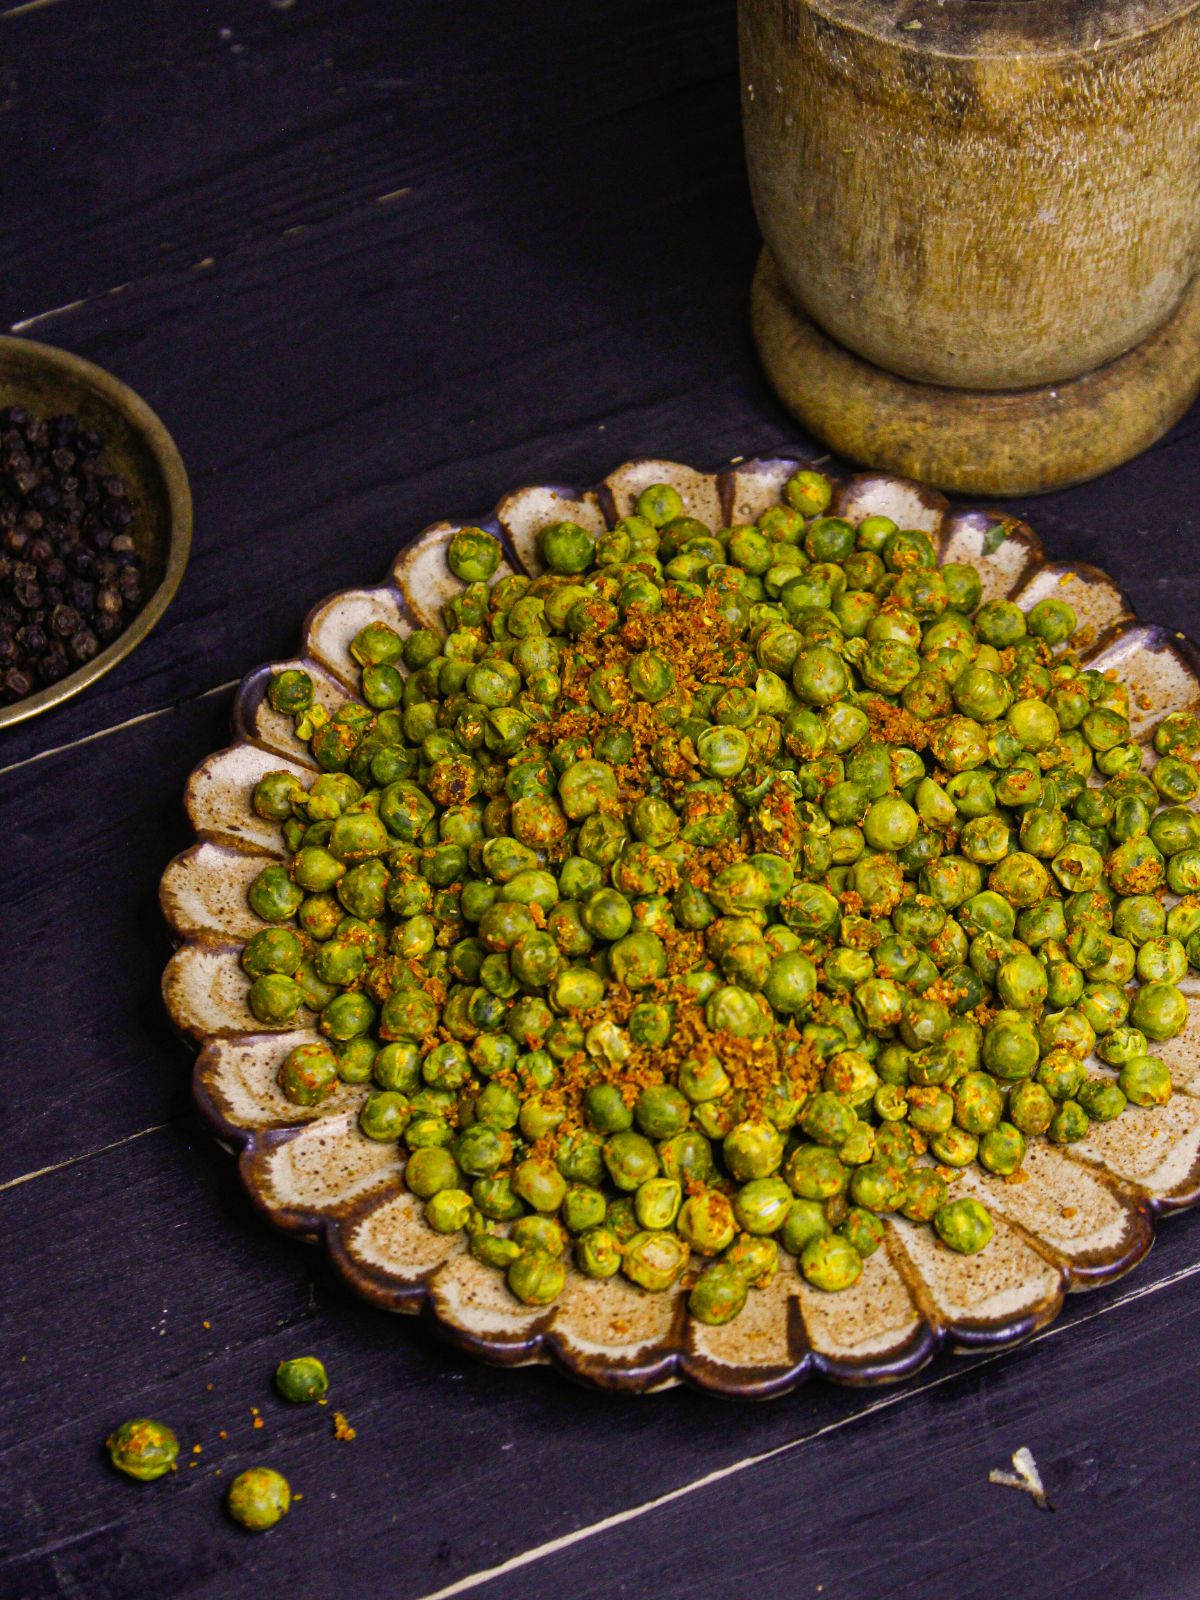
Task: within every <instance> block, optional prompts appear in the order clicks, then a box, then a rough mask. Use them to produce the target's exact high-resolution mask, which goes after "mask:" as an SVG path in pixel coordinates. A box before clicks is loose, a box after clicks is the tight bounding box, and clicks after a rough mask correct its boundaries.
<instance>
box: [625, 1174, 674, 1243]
mask: <svg viewBox="0 0 1200 1600" xmlns="http://www.w3.org/2000/svg"><path fill="white" fill-rule="evenodd" d="M682 1199H683V1191H682V1189H681V1187H680V1185H679V1184H678V1183H677V1182H676V1181H675V1180H674V1179H673V1178H647V1179H646V1180H645V1182H643V1183H640V1184H639V1185H638V1187H637V1189H636V1190H635V1191H634V1196H633V1210H634V1215H635V1216H636V1217H637V1220H638V1222H639V1223H640V1225H641V1226H642V1227H643V1228H647V1229H650V1230H652V1231H658V1230H661V1229H664V1228H669V1227H670V1226H671V1224H672V1223H673V1222H674V1221H675V1218H676V1217H677V1215H678V1214H679V1209H680V1205H681V1202H682Z"/></svg>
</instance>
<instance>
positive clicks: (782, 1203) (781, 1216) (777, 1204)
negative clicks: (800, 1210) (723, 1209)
mask: <svg viewBox="0 0 1200 1600" xmlns="http://www.w3.org/2000/svg"><path fill="white" fill-rule="evenodd" d="M791 1205H792V1191H791V1189H790V1188H789V1187H788V1185H787V1184H786V1183H784V1181H783V1180H782V1178H752V1179H751V1180H750V1182H749V1183H745V1184H743V1185H742V1187H741V1188H740V1189H739V1190H738V1192H737V1193H736V1194H735V1195H734V1197H733V1213H734V1216H735V1217H736V1219H737V1222H738V1226H739V1227H740V1228H743V1229H744V1230H745V1231H746V1232H747V1233H750V1234H767V1233H777V1232H778V1231H779V1229H780V1228H782V1227H783V1224H784V1221H785V1220H786V1218H787V1215H788V1210H789V1208H790V1207H791Z"/></svg>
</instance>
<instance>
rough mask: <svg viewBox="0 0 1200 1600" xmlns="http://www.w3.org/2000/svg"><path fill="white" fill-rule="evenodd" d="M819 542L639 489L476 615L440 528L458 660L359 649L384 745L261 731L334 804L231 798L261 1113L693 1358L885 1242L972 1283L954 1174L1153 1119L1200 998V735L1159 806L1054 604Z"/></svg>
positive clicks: (300, 718)
mask: <svg viewBox="0 0 1200 1600" xmlns="http://www.w3.org/2000/svg"><path fill="white" fill-rule="evenodd" d="M832 504H833V485H832V483H831V482H830V480H829V479H828V478H826V477H825V476H824V475H823V474H822V473H820V472H818V471H816V470H813V469H804V470H802V471H799V472H797V473H795V474H794V475H793V476H792V477H791V478H790V479H789V480H788V483H787V485H786V487H785V490H784V495H783V498H782V500H781V503H779V504H776V505H774V506H771V507H768V508H767V509H766V510H765V511H764V512H763V513H762V515H761V516H760V517H759V518H758V519H757V521H756V522H755V523H754V524H746V525H742V526H739V527H736V528H732V529H720V528H716V529H714V528H711V527H709V526H707V525H706V524H705V523H703V522H701V521H700V520H699V519H698V518H696V517H694V516H692V515H690V514H689V509H688V508H687V507H686V506H685V505H684V504H683V500H682V498H681V495H680V493H679V491H678V490H677V489H675V488H674V487H673V486H671V485H668V484H649V485H646V486H644V487H643V488H642V490H641V492H640V493H639V495H638V498H637V502H636V506H635V508H634V509H633V511H632V512H631V513H630V514H629V515H628V516H626V517H624V518H623V519H621V520H620V521H619V522H618V523H617V525H616V526H615V527H614V528H611V529H609V530H606V531H603V532H600V533H599V534H597V532H596V530H595V529H594V528H592V527H590V526H589V527H584V526H583V525H581V524H579V523H576V522H574V521H561V522H555V523H552V524H549V525H547V526H546V527H544V528H542V529H541V530H540V531H539V533H538V534H537V538H536V551H537V557H538V560H539V562H540V564H541V568H542V570H540V571H538V572H536V573H534V574H532V575H526V574H517V573H506V574H505V575H504V576H502V577H499V578H497V573H499V572H500V570H501V568H500V548H499V545H498V544H497V543H496V541H495V540H494V539H493V538H492V536H491V535H490V534H489V533H487V532H486V531H485V530H481V529H477V528H463V529H459V530H458V531H457V532H456V533H455V534H454V536H453V538H452V539H451V541H450V544H449V547H448V554H447V561H448V565H449V567H450V570H451V572H452V573H453V574H454V576H455V577H456V578H457V579H458V580H459V582H460V584H461V585H462V587H461V588H460V589H459V590H458V592H457V593H455V594H453V595H452V596H451V598H450V599H449V600H448V601H447V602H446V603H445V605H444V607H443V617H442V620H443V624H444V632H438V631H435V630H434V629H432V628H427V629H421V630H419V631H418V632H415V633H411V634H409V635H408V636H407V637H404V636H402V635H401V633H399V632H397V631H396V630H394V629H392V628H391V627H390V626H388V625H387V624H386V623H384V622H382V621H377V622H372V623H369V624H367V626H366V627H364V628H363V629H362V630H361V631H360V633H359V634H358V635H356V637H355V638H354V640H353V641H352V642H351V645H350V654H351V656H352V658H353V659H354V660H355V661H356V662H357V663H358V664H359V665H360V667H361V668H362V698H363V699H365V701H366V704H365V705H362V704H349V703H348V704H347V705H345V706H342V707H337V708H333V707H331V708H329V709H326V708H324V707H322V706H320V705H318V704H316V702H315V696H314V686H313V684H312V682H311V680H310V679H308V678H307V675H306V674H305V673H303V672H302V671H299V670H297V669H289V670H288V671H287V672H285V673H282V674H279V675H278V676H277V677H276V678H275V679H274V680H273V681H272V684H271V685H270V687H269V689H268V698H269V700H270V703H271V705H272V706H273V708H274V709H275V710H276V711H278V712H279V713H280V714H287V715H291V716H292V717H293V718H294V720H295V723H296V730H297V734H298V736H299V737H300V738H301V739H303V740H305V741H306V742H307V743H308V744H309V747H310V749H311V751H312V754H313V757H314V759H315V761H316V762H317V765H318V766H319V767H320V768H321V769H322V770H321V774H320V776H318V777H317V778H316V779H315V780H313V781H311V782H309V783H308V784H307V785H306V784H305V783H304V781H302V780H301V779H299V778H296V777H293V776H292V775H291V774H289V773H285V772H282V771H278V772H274V773H267V774H266V775H265V776H264V777H263V778H262V779H261V780H260V782H259V784H258V785H257V787H256V789H255V791H254V801H253V803H254V807H255V810H256V812H257V814H258V815H259V816H260V817H261V818H263V819H264V820H265V821H267V822H275V823H278V824H279V826H280V831H281V838H282V841H283V846H284V850H285V852H286V854H287V856H288V864H287V865H281V864H278V863H276V864H272V865H271V866H269V867H267V868H265V869H264V870H263V872H262V873H261V874H260V875H259V877H258V878H257V879H256V880H255V881H254V883H253V884H252V885H251V887H250V890H249V900H250V904H251V906H252V908H253V909H254V911H255V912H256V913H257V914H258V915H259V916H260V917H261V918H262V919H263V922H264V923H265V924H267V925H268V926H266V927H264V929H263V931H262V932H260V933H258V934H256V935H255V936H254V937H253V938H252V939H251V940H250V941H249V942H248V944H247V946H246V950H245V953H244V956H243V966H244V969H245V972H246V979H247V985H248V991H247V1003H248V1004H249V1006H250V1008H251V1010H252V1011H253V1012H254V1014H255V1016H256V1017H257V1018H258V1019H259V1021H260V1022H261V1023H262V1025H263V1026H264V1027H292V1028H299V1027H304V1028H308V1027H310V1026H312V1025H314V1023H315V1027H316V1029H317V1032H318V1034H319V1036H320V1039H321V1042H315V1043H314V1042H312V1040H311V1039H309V1040H305V1041H303V1042H301V1043H295V1042H294V1039H293V1041H292V1042H291V1047H290V1049H289V1050H288V1051H287V1052H286V1053H281V1059H280V1062H279V1065H278V1067H277V1072H278V1078H279V1084H280V1088H281V1090H282V1091H283V1093H284V1094H285V1095H286V1096H287V1098H289V1099H290V1100H291V1101H292V1102H293V1103H294V1104H296V1105H297V1106H299V1107H305V1108H310V1107H311V1108H316V1107H319V1106H320V1105H321V1104H322V1103H323V1102H324V1101H325V1100H326V1099H327V1098H328V1096H330V1095H331V1094H333V1092H334V1090H335V1088H336V1089H337V1091H338V1104H339V1105H341V1104H343V1103H344V1100H343V1097H344V1096H345V1095H346V1094H347V1093H350V1092H351V1091H352V1090H353V1088H354V1086H355V1085H359V1084H361V1085H362V1086H363V1088H362V1090H361V1095H360V1097H359V1098H358V1099H357V1101H356V1102H354V1101H352V1102H351V1103H352V1104H355V1114H356V1116H357V1119H358V1122H357V1125H358V1128H359V1130H360V1133H361V1136H362V1138H363V1139H364V1140H372V1141H375V1142H377V1143H382V1144H384V1145H394V1146H395V1160H396V1163H397V1167H398V1168H401V1167H402V1169H403V1172H404V1178H405V1182H406V1184H407V1186H408V1188H409V1190H410V1191H411V1193H412V1194H413V1195H414V1196H416V1197H417V1199H419V1200H420V1201H421V1202H423V1206H424V1210H423V1215H424V1217H425V1221H426V1223H427V1224H428V1226H430V1227H431V1228H433V1229H434V1230H436V1231H438V1232H443V1233H465V1235H466V1242H467V1247H468V1249H469V1251H470V1253H471V1255H472V1256H473V1257H474V1259H475V1260H477V1261H479V1262H482V1263H485V1264H487V1265H489V1266H491V1267H492V1268H493V1269H495V1270H497V1271H499V1272H503V1273H504V1274H505V1275H506V1278H507V1282H508V1285H509V1288H510V1289H511V1291H512V1293H513V1295H514V1296H515V1297H516V1298H517V1299H518V1300H520V1301H522V1302H523V1303H524V1304H527V1305H530V1306H544V1305H549V1304H552V1303H553V1302H554V1300H556V1299H557V1297H558V1296H559V1295H560V1294H561V1293H562V1291H563V1288H564V1286H565V1284H566V1281H567V1271H568V1265H567V1252H568V1249H569V1250H570V1251H571V1259H572V1261H573V1266H574V1270H575V1271H577V1272H579V1273H582V1274H583V1275H585V1276H587V1277H592V1278H597V1279H602V1278H607V1277H611V1276H613V1275H614V1274H615V1273H618V1272H622V1273H623V1274H624V1276H625V1277H626V1278H627V1279H628V1280H629V1281H630V1283H631V1284H632V1285H634V1286H636V1291H641V1292H644V1293H662V1292H666V1291H669V1290H671V1289H673V1288H674V1287H675V1286H676V1285H679V1284H680V1283H681V1281H682V1283H683V1284H684V1286H685V1288H686V1292H687V1293H688V1295H689V1305H690V1307H691V1311H692V1314H693V1316H695V1317H696V1318H697V1320H699V1321H702V1322H707V1323H711V1324H714V1325H716V1324H720V1323H723V1322H726V1321H729V1320H730V1319H732V1318H733V1317H736V1316H737V1315H738V1313H739V1312H740V1311H741V1310H742V1308H743V1307H744V1305H745V1304H746V1301H747V1298H748V1297H749V1295H751V1294H753V1293H754V1292H756V1291H757V1290H758V1289H760V1288H762V1287H764V1286H765V1285H766V1284H768V1283H769V1282H770V1281H771V1280H772V1277H773V1275H774V1274H775V1272H776V1271H778V1270H779V1264H780V1259H781V1258H780V1246H781V1245H782V1247H783V1252H784V1256H785V1257H791V1258H792V1260H793V1263H794V1265H793V1266H792V1267H789V1268H787V1270H792V1271H799V1272H800V1273H801V1274H802V1275H803V1277H804V1278H805V1279H806V1281H807V1282H808V1283H809V1284H810V1285H811V1286H812V1287H813V1288H815V1289H818V1290H820V1291H822V1292H824V1293H830V1294H833V1293H837V1292H839V1291H842V1290H845V1289H848V1288H851V1287H852V1286H853V1285H854V1284H855V1283H856V1282H857V1281H858V1280H859V1277H860V1274H861V1273H862V1271H863V1267H862V1263H863V1261H864V1259H866V1258H868V1257H870V1256H871V1255H872V1253H873V1252H874V1251H876V1250H877V1249H878V1247H879V1244H880V1242H881V1240H882V1238H883V1235H884V1232H885V1230H886V1228H887V1227H888V1225H889V1224H888V1223H887V1221H886V1218H887V1216H888V1215H900V1216H902V1217H904V1218H906V1219H907V1220H908V1221H910V1222H913V1223H918V1224H921V1225H925V1226H932V1227H933V1228H934V1229H935V1230H936V1232H937V1234H938V1235H939V1237H940V1238H941V1240H942V1241H943V1243H944V1244H945V1245H946V1246H948V1247H949V1248H951V1249H954V1250H958V1251H963V1252H967V1253H970V1252H974V1251H977V1250H981V1249H984V1248H986V1246H987V1244H988V1241H989V1240H990V1238H991V1235H992V1222H991V1218H990V1216H989V1215H988V1212H987V1208H986V1207H985V1206H984V1205H982V1204H981V1203H980V1202H979V1201H977V1200H975V1199H973V1198H967V1197H960V1198H957V1199H955V1198H951V1197H950V1194H951V1191H950V1190H949V1189H948V1186H947V1181H946V1176H945V1174H947V1173H949V1172H950V1171H951V1169H954V1168H959V1169H964V1168H968V1167H972V1166H975V1165H978V1166H979V1167H981V1168H982V1169H983V1170H984V1171H985V1172H989V1173H991V1174H993V1175H995V1177H997V1178H1014V1177H1019V1176H1020V1170H1021V1167H1022V1163H1023V1162H1024V1159H1025V1154H1026V1148H1027V1144H1028V1142H1029V1141H1030V1140H1032V1139H1039V1138H1041V1139H1047V1138H1048V1139H1050V1140H1051V1141H1053V1142H1056V1143H1060V1144H1065V1143H1070V1142H1073V1141H1076V1140H1079V1139H1082V1138H1084V1137H1085V1136H1086V1135H1087V1133H1088V1130H1089V1128H1090V1126H1091V1122H1092V1120H1093V1119H1094V1120H1096V1121H1097V1122H1100V1121H1104V1120H1109V1119H1111V1118H1114V1117H1118V1116H1120V1115H1122V1114H1124V1113H1125V1110H1126V1106H1127V1105H1130V1106H1132V1107H1133V1110H1132V1111H1131V1113H1130V1114H1133V1115H1143V1116H1144V1115H1152V1114H1153V1111H1154V1108H1155V1107H1157V1106H1160V1105H1162V1104H1163V1103H1164V1102H1165V1101H1166V1099H1168V1098H1169V1096H1170V1094H1171V1092H1172V1091H1171V1081H1170V1074H1169V1072H1168V1071H1167V1069H1166V1068H1165V1066H1164V1065H1163V1064H1162V1062H1161V1061H1159V1060H1158V1058H1157V1057H1155V1056H1152V1055H1148V1054H1147V1050H1148V1049H1150V1048H1153V1045H1154V1043H1156V1042H1157V1041H1159V1040H1166V1039H1170V1038H1172V1037H1174V1036H1175V1035H1176V1034H1178V1033H1179V1032H1180V1031H1181V1029H1182V1028H1183V1026H1184V1025H1185V1023H1186V1021H1187V1007H1188V1002H1187V998H1186V995H1185V992H1184V989H1183V988H1181V987H1180V984H1181V983H1182V980H1183V978H1184V977H1185V976H1186V974H1187V972H1188V971H1189V970H1192V969H1196V968H1200V906H1193V905H1192V904H1191V899H1192V896H1191V891H1192V889H1193V888H1195V887H1197V886H1198V885H1200V824H1197V823H1196V821H1195V819H1194V818H1193V816H1192V814H1191V812H1190V811H1189V810H1188V809H1187V803H1188V801H1189V800H1190V799H1191V798H1192V797H1193V796H1194V795H1195V794H1196V793H1197V792H1200V776H1198V775H1197V771H1196V767H1197V763H1198V762H1200V720H1198V719H1197V718H1196V717H1194V716H1193V715H1192V714H1191V713H1182V712H1175V713H1172V714H1171V715H1170V716H1169V717H1167V718H1166V719H1164V721H1163V722H1162V723H1161V724H1160V725H1159V728H1158V730H1157V731H1156V733H1155V735H1154V751H1155V755H1156V756H1157V765H1156V766H1153V767H1151V768H1150V769H1149V773H1148V775H1144V774H1143V773H1142V772H1141V770H1140V764H1141V753H1140V747H1139V746H1137V745H1136V744H1135V743H1134V742H1133V741H1132V738H1131V734H1130V709H1131V708H1130V704H1129V696H1128V693H1127V691H1126V690H1125V688H1124V687H1123V686H1122V685H1121V684H1119V683H1118V682H1116V681H1114V680H1113V679H1110V678H1107V677H1105V676H1104V675H1103V674H1101V673H1098V672H1096V671H1095V670H1093V669H1090V668H1088V667H1086V666H1084V664H1083V662H1082V661H1081V660H1080V658H1079V656H1078V655H1077V654H1076V653H1075V652H1074V651H1073V650H1072V648H1071V641H1072V636H1073V635H1074V633H1075V616H1074V613H1073V612H1072V610H1071V607H1070V606H1069V605H1068V604H1067V603H1066V602H1065V601H1064V600H1060V599H1058V598H1054V599H1050V600H1044V601H1040V602H1039V603H1038V604H1037V605H1036V606H1034V607H1033V608H1032V609H1031V611H1030V613H1029V615H1028V617H1026V616H1025V614H1024V613H1023V612H1022V611H1021V610H1020V609H1019V608H1018V607H1017V606H1015V605H1014V604H1012V603H1011V602H1009V601H1004V600H992V601H988V602H987V603H986V604H981V600H982V593H983V585H982V581H981V578H980V575H979V574H978V573H977V572H976V571H975V569H974V568H973V567H970V566H967V565H964V564H961V563H954V564H951V565H949V566H946V567H944V568H942V569H941V570H940V571H939V570H938V568H937V566H936V562H935V552H934V548H933V544H932V542H931V541H930V539H929V537H928V536H927V535H926V534H925V533H923V532H921V531H919V530H913V529H904V528H900V527H898V526H897V525H896V523H894V522H893V521H891V520H890V519H889V518H887V517H883V516H870V517H867V518H865V519H862V520H860V521H859V522H858V523H857V524H856V523H855V522H854V521H853V520H852V519H849V518H845V517H840V516H836V515H830V514H829V512H830V508H831V505H832ZM1168 889H1169V890H1170V892H1171V893H1172V894H1175V895H1179V896H1182V898H1181V899H1180V900H1179V903H1178V904H1176V905H1173V906H1172V907H1171V909H1170V911H1169V912H1168V911H1167V910H1166V909H1165V908H1164V907H1163V906H1162V905H1161V904H1160V898H1161V895H1162V893H1164V892H1165V891H1166V890H1168ZM324 1041H328V1043H326V1042H324ZM1093 1052H1095V1053H1096V1054H1097V1055H1098V1056H1099V1059H1100V1061H1101V1063H1103V1065H1102V1066H1101V1067H1099V1068H1096V1069H1095V1070H1093V1069H1092V1068H1091V1066H1090V1058H1091V1057H1092V1054H1093ZM1106 1068H1107V1069H1109V1070H1108V1071H1107V1075H1105V1069H1106ZM1118 1071H1119V1073H1120V1079H1119V1083H1118V1081H1117V1078H1116V1073H1117V1072H1118ZM929 1158H932V1160H933V1161H935V1162H937V1163H938V1164H939V1166H938V1167H937V1168H935V1167H933V1166H931V1165H929V1164H928V1162H929ZM631 1292H635V1291H631ZM309 1359H310V1358H301V1361H300V1362H293V1363H285V1367H286V1368H287V1369H289V1371H290V1369H292V1368H296V1369H297V1371H296V1382H297V1383H300V1381H301V1378H303V1379H304V1382H305V1383H306V1384H307V1383H308V1382H309V1378H310V1377H311V1376H312V1375H311V1374H307V1369H306V1370H305V1373H301V1372H300V1371H299V1368H300V1367H301V1365H303V1363H304V1362H307V1361H308V1360H309ZM317 1365H319V1364H317ZM283 1371H284V1369H283V1368H281V1374H282V1373H283ZM322 1377H323V1374H322ZM280 1381H281V1384H282V1382H283V1381H284V1380H283V1378H282V1376H281V1380H280ZM290 1381H291V1379H290V1378H289V1379H288V1382H290ZM312 1381H313V1382H315V1381H316V1379H315V1378H313V1379H312Z"/></svg>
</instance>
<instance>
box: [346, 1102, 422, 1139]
mask: <svg viewBox="0 0 1200 1600" xmlns="http://www.w3.org/2000/svg"><path fill="white" fill-rule="evenodd" d="M412 1114H413V1111H412V1102H411V1101H410V1100H409V1098H408V1096H407V1095H403V1094H399V1093H397V1092H396V1091H395V1090H391V1089H373V1090H372V1091H371V1093H370V1094H369V1095H368V1096H367V1098H366V1099H365V1100H364V1101H363V1103H362V1107H361V1109H360V1110H359V1113H358V1125H359V1127H360V1128H361V1129H362V1131H363V1133H365V1134H366V1136H367V1138H368V1139H375V1140H378V1141H379V1142H380V1143H385V1144H386V1143H390V1142H391V1141H392V1140H395V1139H399V1138H400V1137H401V1135H402V1134H403V1133H404V1130H405V1129H406V1128H407V1127H408V1125H409V1123H410V1122H411V1121H412Z"/></svg>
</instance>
